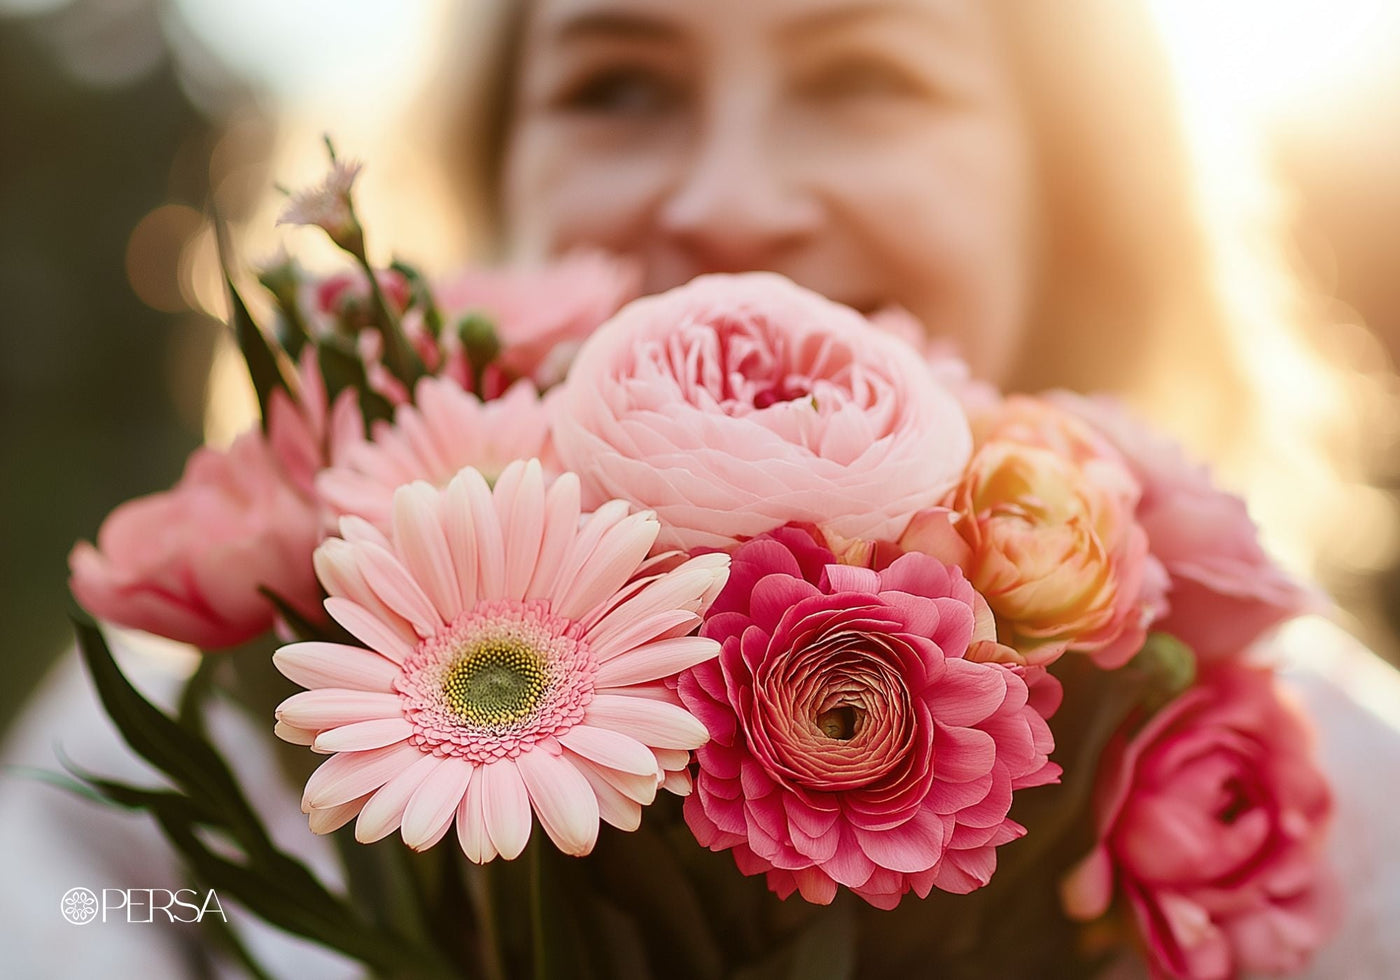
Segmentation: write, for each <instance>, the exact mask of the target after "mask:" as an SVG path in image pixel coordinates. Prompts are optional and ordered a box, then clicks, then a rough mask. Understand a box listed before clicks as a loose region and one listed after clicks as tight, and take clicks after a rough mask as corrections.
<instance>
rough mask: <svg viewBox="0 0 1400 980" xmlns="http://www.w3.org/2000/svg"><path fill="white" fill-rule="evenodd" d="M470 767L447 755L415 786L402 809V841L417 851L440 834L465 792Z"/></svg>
mask: <svg viewBox="0 0 1400 980" xmlns="http://www.w3.org/2000/svg"><path fill="white" fill-rule="evenodd" d="M473 768H475V767H474V766H473V764H472V763H471V762H468V761H467V760H466V759H463V758H461V757H460V756H450V757H449V758H447V759H444V760H443V761H442V765H440V766H438V768H437V769H435V770H434V771H433V773H432V775H431V776H429V777H428V779H427V780H425V781H424V783H423V785H421V786H419V787H418V790H417V791H416V792H415V793H414V794H413V798H412V799H410V800H409V801H408V806H407V807H406V808H405V809H404V812H403V830H402V833H403V842H404V843H405V844H407V845H408V846H409V847H411V848H413V849H414V850H415V851H421V850H423V849H424V848H426V847H430V846H432V845H433V844H434V843H436V842H437V841H438V840H439V839H440V838H441V837H442V835H443V832H444V831H446V830H447V827H448V825H449V824H451V823H452V815H453V814H454V813H456V812H457V807H458V806H459V805H460V804H461V802H462V799H463V797H464V796H465V795H466V792H467V784H468V783H469V782H470V781H471V778H472V769H473Z"/></svg>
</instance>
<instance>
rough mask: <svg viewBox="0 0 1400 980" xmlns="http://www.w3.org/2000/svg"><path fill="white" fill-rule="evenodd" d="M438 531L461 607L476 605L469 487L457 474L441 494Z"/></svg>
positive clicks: (474, 550) (473, 531) (473, 525)
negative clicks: (455, 579)
mask: <svg viewBox="0 0 1400 980" xmlns="http://www.w3.org/2000/svg"><path fill="white" fill-rule="evenodd" d="M442 531H443V534H444V535H445V536H446V538H447V550H448V552H449V553H450V554H451V555H452V567H453V569H454V570H455V571H456V573H457V595H458V598H459V600H460V602H461V606H462V608H463V609H470V608H472V607H473V606H475V605H476V602H477V599H478V597H479V594H478V590H477V554H476V525H475V523H474V522H473V520H472V503H471V491H470V490H469V484H468V482H467V480H466V479H465V478H464V477H463V476H462V475H461V474H458V475H457V476H456V477H454V478H453V480H452V482H451V483H449V484H448V485H447V490H446V491H445V492H444V493H443V495H442Z"/></svg>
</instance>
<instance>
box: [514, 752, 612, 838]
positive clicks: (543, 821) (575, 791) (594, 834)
mask: <svg viewBox="0 0 1400 980" xmlns="http://www.w3.org/2000/svg"><path fill="white" fill-rule="evenodd" d="M515 765H516V768H518V769H519V770H520V776H521V778H522V779H523V780H524V781H525V789H526V790H527V791H529V793H530V803H531V805H532V806H533V807H534V810H535V813H536V815H538V816H539V818H540V826H542V827H544V830H545V833H547V834H548V835H549V839H550V840H552V841H554V844H555V846H556V847H558V848H559V850H561V851H563V852H564V853H565V854H573V855H576V856H582V855H584V854H587V853H588V852H590V851H592V850H593V845H594V844H595V843H596V842H597V840H598V797H597V795H596V794H595V793H594V792H593V787H592V786H590V785H589V784H588V780H587V779H585V778H584V776H583V774H582V773H581V772H579V771H578V769H577V768H576V767H574V766H573V765H572V764H570V763H569V762H568V761H567V760H565V759H564V758H562V757H561V756H557V755H553V754H551V753H549V752H548V751H546V750H544V749H542V748H538V747H537V748H535V749H533V750H531V751H529V752H522V753H520V755H518V756H516V759H515Z"/></svg>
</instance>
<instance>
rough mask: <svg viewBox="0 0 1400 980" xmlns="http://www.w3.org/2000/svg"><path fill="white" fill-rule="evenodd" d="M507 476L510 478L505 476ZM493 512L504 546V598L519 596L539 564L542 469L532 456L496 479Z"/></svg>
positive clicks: (516, 597)
mask: <svg viewBox="0 0 1400 980" xmlns="http://www.w3.org/2000/svg"><path fill="white" fill-rule="evenodd" d="M508 477H509V478H510V479H508ZM495 501H496V513H497V514H498V515H499V516H500V521H501V534H502V536H503V537H504V539H505V541H507V542H508V544H507V546H506V555H505V558H506V564H505V597H506V598H507V599H523V598H524V597H525V591H526V590H527V589H529V587H530V579H531V578H532V577H533V576H534V574H535V567H536V566H537V565H538V564H539V557H540V545H541V543H542V542H543V539H544V471H543V470H542V469H541V468H540V461H539V460H537V459H532V460H530V461H529V462H527V463H525V464H524V466H523V468H521V467H516V466H514V465H512V466H510V467H507V469H506V473H505V474H502V476H501V479H499V480H497V481H496V491H495Z"/></svg>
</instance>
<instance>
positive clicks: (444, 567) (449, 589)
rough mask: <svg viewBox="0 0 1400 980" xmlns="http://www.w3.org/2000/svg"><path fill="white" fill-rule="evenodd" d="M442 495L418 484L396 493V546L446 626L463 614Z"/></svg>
mask: <svg viewBox="0 0 1400 980" xmlns="http://www.w3.org/2000/svg"><path fill="white" fill-rule="evenodd" d="M439 499H440V494H439V493H438V491H437V489H436V488H435V487H433V486H432V484H429V483H424V482H422V481H419V482H417V483H412V484H409V485H408V486H406V487H400V488H399V489H398V490H396V491H395V492H394V544H395V547H396V549H397V550H398V553H399V554H400V555H401V556H402V557H403V561H404V564H405V565H406V566H407V567H408V571H409V573H410V574H411V575H412V576H413V578H414V580H415V581H417V582H418V583H419V584H420V585H421V586H422V587H423V591H424V592H426V593H427V595H428V598H429V599H430V600H431V601H432V604H433V607H434V608H435V609H436V610H437V614H438V616H439V617H440V618H441V619H442V621H443V622H445V623H450V622H452V620H453V619H455V618H456V616H457V614H458V613H460V612H461V611H462V597H461V594H460V593H459V592H458V588H457V575H456V572H455V570H454V569H453V566H452V552H451V550H450V549H449V548H448V546H447V535H446V533H445V532H444V531H443V529H442V524H441V523H440V522H439V521H438V517H437V512H438V504H439Z"/></svg>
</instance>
